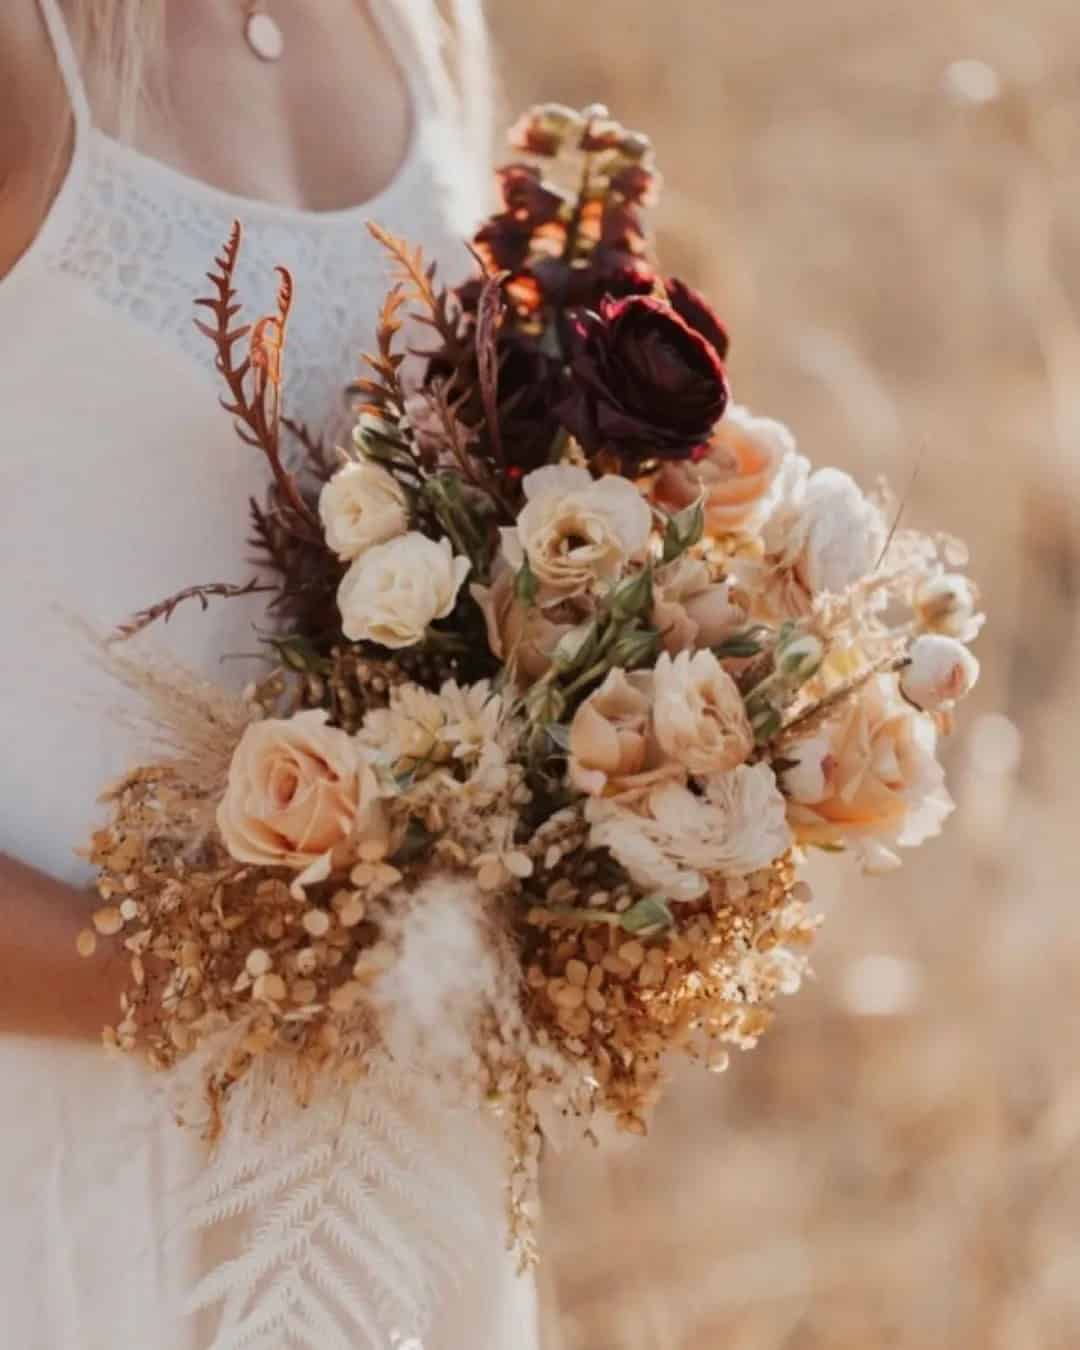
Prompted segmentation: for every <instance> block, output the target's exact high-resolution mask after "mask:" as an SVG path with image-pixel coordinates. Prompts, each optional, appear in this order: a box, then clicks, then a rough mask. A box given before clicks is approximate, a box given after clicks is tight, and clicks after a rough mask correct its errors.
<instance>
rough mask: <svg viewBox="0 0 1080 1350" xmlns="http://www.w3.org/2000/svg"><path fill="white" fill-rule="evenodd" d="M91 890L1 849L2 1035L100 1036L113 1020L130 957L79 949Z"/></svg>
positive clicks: (100, 949) (87, 923)
mask: <svg viewBox="0 0 1080 1350" xmlns="http://www.w3.org/2000/svg"><path fill="white" fill-rule="evenodd" d="M93 907H94V902H93V899H92V897H91V896H89V895H88V894H87V893H86V892H83V891H77V890H75V889H74V888H73V887H71V886H64V885H62V884H61V883H60V882H59V881H53V880H52V879H51V878H50V877H47V876H44V875H43V874H42V873H41V872H35V871H34V870H33V868H30V867H27V866H25V865H24V864H23V863H20V862H16V860H15V859H14V858H9V857H8V856H7V855H6V854H2V853H0V1034H3V1033H8V1034H16V1035H27V1036H62V1037H66V1038H69V1039H78V1040H87V1041H89V1040H97V1039H99V1038H100V1036H101V1032H102V1029H103V1028H104V1027H106V1026H108V1025H113V1024H115V1023H116V1021H117V1019H118V1016H119V1007H120V992H121V990H122V989H123V987H124V984H125V978H126V974H127V970H126V967H127V962H126V960H125V958H124V954H123V952H122V951H120V950H119V949H118V948H117V947H116V946H115V945H114V944H109V949H108V950H107V951H105V950H103V948H104V945H105V944H99V947H98V950H97V952H96V953H95V954H94V955H93V956H91V957H83V956H80V955H79V954H78V952H77V950H76V946H75V944H76V939H77V938H78V935H79V933H80V931H81V930H82V929H84V928H87V927H89V926H90V915H91V913H92V910H93Z"/></svg>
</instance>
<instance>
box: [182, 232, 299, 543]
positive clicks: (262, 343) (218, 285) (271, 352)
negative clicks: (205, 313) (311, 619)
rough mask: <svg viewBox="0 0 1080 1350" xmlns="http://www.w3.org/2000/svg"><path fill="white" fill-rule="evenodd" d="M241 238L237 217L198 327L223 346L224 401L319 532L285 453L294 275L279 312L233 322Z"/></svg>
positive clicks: (292, 503)
mask: <svg viewBox="0 0 1080 1350" xmlns="http://www.w3.org/2000/svg"><path fill="white" fill-rule="evenodd" d="M241 238H242V232H241V228H240V223H239V221H234V222H233V227H232V230H231V232H230V234H229V238H228V240H227V241H226V243H225V246H224V248H223V249H222V251H221V253H220V254H219V255H218V257H217V258H215V260H214V261H215V263H216V264H217V270H216V271H214V272H208V273H207V274H206V275H207V279H208V280H209V282H210V284H211V286H213V288H214V294H213V295H212V296H203V297H200V298H199V299H197V300H196V301H195V303H196V305H199V306H201V307H202V308H204V309H207V310H209V311H210V314H211V315H212V320H213V321H212V322H211V323H204V322H203V321H202V320H200V319H196V320H195V327H196V328H197V329H198V330H199V332H200V333H203V334H204V335H205V336H206V337H208V338H209V339H210V341H211V342H213V344H214V346H215V348H216V350H217V357H216V360H215V366H216V368H217V371H218V373H219V374H220V375H221V377H222V379H223V380H224V381H225V384H226V386H227V388H228V391H229V392H228V396H227V397H223V398H222V400H221V402H222V406H223V407H224V408H225V410H226V412H228V413H231V414H232V416H233V417H234V418H235V419H236V430H237V434H238V435H239V437H240V439H241V440H242V441H244V443H245V444H247V445H250V446H253V447H254V448H256V449H258V450H261V451H262V453H263V454H264V455H265V456H266V459H267V461H268V463H269V465H270V469H271V472H272V473H273V476H274V484H275V487H276V489H277V492H278V495H279V496H280V498H281V502H282V506H283V508H284V509H285V510H286V511H287V512H288V513H289V514H290V515H292V516H294V517H295V521H296V524H297V526H298V527H300V528H301V529H306V530H311V531H314V532H315V535H316V537H319V521H318V517H317V516H316V515H315V513H314V511H313V510H312V509H311V507H310V506H309V505H308V503H307V502H306V501H305V500H304V496H303V493H302V492H301V491H300V487H299V485H298V484H297V482H296V479H295V478H294V477H293V475H292V474H290V473H289V471H288V470H287V469H286V468H285V465H284V463H283V462H282V458H281V425H282V420H281V371H282V361H283V357H284V350H285V335H286V330H287V327H288V321H289V314H290V311H291V309H292V297H293V284H292V277H291V276H290V275H289V273H288V271H286V269H285V268H284V267H279V268H278V269H277V273H278V277H279V280H280V284H279V286H278V296H277V313H276V314H271V315H265V316H264V317H263V318H261V319H259V320H258V321H257V322H256V323H255V324H254V325H251V324H241V325H240V326H238V327H233V326H232V325H233V321H234V320H235V319H236V317H237V315H238V314H239V313H240V311H241V308H242V306H241V305H240V303H239V301H238V300H237V298H236V294H237V292H236V287H235V285H234V284H233V279H234V276H235V273H236V264H237V260H238V258H239V256H240V243H241ZM245 338H247V339H248V350H247V353H246V355H244V356H242V357H239V358H238V356H237V351H236V348H237V344H238V343H239V342H241V341H243V339H245ZM249 384H250V385H251V386H252V392H251V393H249V389H248V386H249Z"/></svg>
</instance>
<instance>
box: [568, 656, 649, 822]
mask: <svg viewBox="0 0 1080 1350" xmlns="http://www.w3.org/2000/svg"><path fill="white" fill-rule="evenodd" d="M672 771H673V770H672V769H671V768H665V767H664V765H663V755H662V754H661V753H660V750H659V747H658V746H657V743H656V739H655V737H654V736H653V732H652V675H651V674H650V673H649V672H647V671H635V672H634V673H633V674H630V675H627V673H626V672H625V671H623V670H612V671H610V672H609V673H608V676H607V678H606V679H605V680H604V683H603V684H602V685H601V686H600V687H599V689H597V690H595V692H593V693H592V694H590V695H589V697H588V698H587V699H586V700H585V702H584V703H583V704H582V705H581V707H580V708H578V710H577V712H576V713H575V714H574V720H573V722H572V723H571V724H570V763H569V777H570V782H571V783H572V784H573V785H574V787H576V788H577V789H578V791H579V792H584V793H586V794H587V795H588V796H590V797H595V796H599V795H600V794H601V793H609V794H610V793H616V792H627V791H630V790H632V789H634V788H640V787H642V786H643V785H645V784H647V783H650V782H652V781H654V780H655V779H656V778H657V777H658V776H664V775H665V774H670V773H671V772H672Z"/></svg>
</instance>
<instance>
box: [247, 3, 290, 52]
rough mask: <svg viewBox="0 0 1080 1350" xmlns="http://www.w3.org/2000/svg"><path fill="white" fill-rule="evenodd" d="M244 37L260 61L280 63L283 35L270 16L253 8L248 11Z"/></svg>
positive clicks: (283, 45)
mask: <svg viewBox="0 0 1080 1350" xmlns="http://www.w3.org/2000/svg"><path fill="white" fill-rule="evenodd" d="M244 37H245V38H247V45H248V46H249V47H250V48H251V50H252V51H253V52H254V53H255V55H256V56H257V57H258V58H259V60H260V61H280V60H281V58H282V56H284V54H285V34H284V33H283V32H282V31H281V25H280V24H279V23H278V21H277V20H276V19H275V18H273V17H272V16H271V15H269V14H264V13H263V12H262V11H261V10H258V9H255V8H254V7H252V8H251V9H250V10H249V11H248V16H247V22H246V23H245V24H244Z"/></svg>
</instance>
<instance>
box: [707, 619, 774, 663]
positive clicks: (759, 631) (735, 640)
mask: <svg viewBox="0 0 1080 1350" xmlns="http://www.w3.org/2000/svg"><path fill="white" fill-rule="evenodd" d="M769 637H770V632H769V629H768V628H765V627H764V626H763V625H761V624H755V626H754V627H753V628H747V629H745V630H744V631H743V632H741V633H732V635H731V636H730V637H727V638H724V640H723V642H718V643H717V644H716V645H715V646H714V647H713V648H712V653H713V655H714V656H715V657H717V658H718V659H719V660H721V661H722V660H723V659H724V658H725V657H729V658H742V657H748V656H759V655H760V654H761V653H762V652H763V651H764V650H765V647H766V644H767V642H768V640H769Z"/></svg>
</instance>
